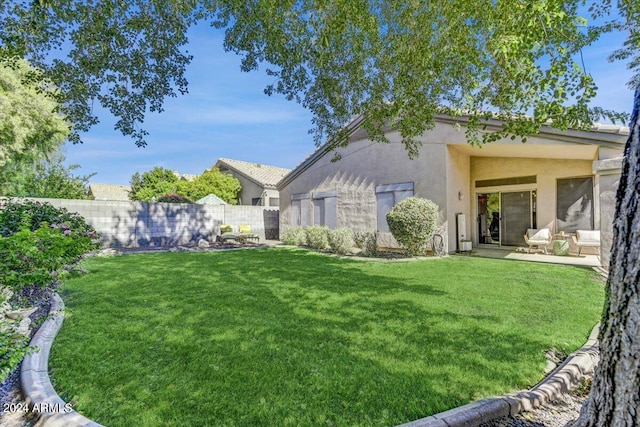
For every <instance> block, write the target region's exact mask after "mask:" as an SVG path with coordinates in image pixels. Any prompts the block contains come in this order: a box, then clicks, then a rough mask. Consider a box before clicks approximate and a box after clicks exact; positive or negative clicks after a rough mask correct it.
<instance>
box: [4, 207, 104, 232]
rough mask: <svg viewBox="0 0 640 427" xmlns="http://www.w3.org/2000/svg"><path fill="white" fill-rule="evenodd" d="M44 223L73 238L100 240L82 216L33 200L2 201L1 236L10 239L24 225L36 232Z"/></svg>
mask: <svg viewBox="0 0 640 427" xmlns="http://www.w3.org/2000/svg"><path fill="white" fill-rule="evenodd" d="M44 222H46V223H47V224H49V225H50V226H51V227H53V228H59V229H60V230H61V231H62V232H63V233H65V234H66V235H68V236H71V237H89V238H90V239H97V238H98V233H96V230H95V229H94V228H93V227H92V226H90V225H89V224H87V222H86V220H85V219H84V218H83V217H82V216H81V215H79V214H77V213H75V212H69V211H68V210H67V209H65V208H56V207H54V206H53V205H51V204H50V203H47V202H37V201H33V200H14V199H9V200H5V201H0V236H3V237H9V236H11V235H13V234H15V233H17V232H18V231H20V229H21V228H22V227H23V226H24V225H27V226H28V228H29V229H30V230H31V231H36V230H38V229H39V228H41V227H42V223H44Z"/></svg>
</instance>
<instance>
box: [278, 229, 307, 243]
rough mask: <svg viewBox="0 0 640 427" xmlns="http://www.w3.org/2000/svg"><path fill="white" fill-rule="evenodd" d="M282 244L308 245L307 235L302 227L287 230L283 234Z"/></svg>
mask: <svg viewBox="0 0 640 427" xmlns="http://www.w3.org/2000/svg"><path fill="white" fill-rule="evenodd" d="M282 243H284V244H285V245H293V246H302V245H304V244H305V243H307V235H306V233H305V232H304V229H303V228H302V227H291V228H287V229H286V230H285V231H284V232H283V233H282Z"/></svg>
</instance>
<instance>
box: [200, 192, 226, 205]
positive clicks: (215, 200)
mask: <svg viewBox="0 0 640 427" xmlns="http://www.w3.org/2000/svg"><path fill="white" fill-rule="evenodd" d="M196 203H198V204H200V205H226V204H227V202H225V201H224V200H222V199H221V198H220V197H218V196H216V195H215V194H213V193H212V194H209V195H207V196H204V197H203V198H202V199H200V200H198V201H196Z"/></svg>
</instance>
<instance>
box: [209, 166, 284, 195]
mask: <svg viewBox="0 0 640 427" xmlns="http://www.w3.org/2000/svg"><path fill="white" fill-rule="evenodd" d="M215 167H217V168H219V169H220V171H221V172H225V170H231V171H233V172H236V173H238V174H241V175H244V176H245V177H247V178H248V179H250V180H251V181H253V182H255V183H256V184H258V185H260V186H262V187H265V188H274V189H275V188H276V186H277V184H278V182H280V180H281V179H282V178H283V177H284V176H285V175H287V174H288V173H289V172H290V171H291V169H285V168H279V167H276V166H268V165H261V164H259V163H249V162H243V161H241V160H232V159H218V161H217V162H216V165H215Z"/></svg>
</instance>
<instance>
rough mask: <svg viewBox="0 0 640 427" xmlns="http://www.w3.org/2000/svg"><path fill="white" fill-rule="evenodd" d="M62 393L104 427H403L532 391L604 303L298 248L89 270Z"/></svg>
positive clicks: (554, 275)
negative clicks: (550, 356) (556, 353)
mask: <svg viewBox="0 0 640 427" xmlns="http://www.w3.org/2000/svg"><path fill="white" fill-rule="evenodd" d="M84 267H85V268H86V269H88V270H89V271H90V274H88V275H85V276H83V277H80V278H76V279H72V280H69V281H68V282H67V283H66V284H65V285H64V287H63V289H62V294H63V298H64V299H65V302H66V307H67V318H66V320H65V323H64V326H63V328H62V330H61V332H60V334H59V335H58V337H57V338H56V341H55V343H54V347H53V350H52V356H51V360H50V369H51V373H52V378H53V381H54V385H55V387H56V390H57V391H58V392H59V393H60V394H61V396H62V397H63V398H65V399H67V400H71V401H73V402H74V404H75V407H76V409H77V410H78V411H80V412H81V413H83V414H84V415H86V416H88V417H90V418H92V419H95V420H96V421H98V422H100V423H103V424H105V425H109V426H122V425H136V426H145V425H146V426H155V425H176V426H177V425H193V426H196V425H198V426H199V425H247V426H249V425H250V426H253V425H281V426H285V425H296V426H298V425H344V426H347V425H348V426H355V425H381V426H382V425H384V426H389V425H396V424H400V423H402V422H407V421H410V420H414V419H417V418H420V417H423V416H426V415H429V414H433V413H436V412H439V411H443V410H446V409H449V408H452V407H455V406H458V405H462V404H465V403H468V402H470V401H473V400H475V399H478V398H481V397H485V396H490V395H499V394H503V393H506V392H510V391H514V390H518V389H523V388H527V387H530V386H532V385H534V384H535V383H537V382H538V381H540V380H541V379H542V377H543V369H544V365H545V358H544V353H545V351H547V350H549V349H551V348H556V349H558V350H561V351H564V352H567V353H569V352H571V351H573V350H575V349H576V348H578V347H579V346H581V345H582V344H583V343H584V341H585V339H586V337H587V335H588V334H589V332H590V330H591V328H592V327H593V325H594V324H595V323H596V322H597V321H598V320H599V317H600V312H601V307H602V303H603V298H604V296H603V295H604V292H603V286H602V283H601V281H600V280H599V278H598V275H597V274H595V273H594V272H593V271H591V270H588V269H581V268H575V267H568V266H559V265H545V264H537V263H521V262H515V261H504V260H491V259H479V258H469V257H447V258H434V259H427V260H422V261H414V262H364V261H357V260H351V259H344V258H336V257H331V256H327V255H323V254H319V253H316V252H313V251H307V250H303V249H297V248H288V249H273V248H272V249H257V250H251V251H232V252H208V253H153V254H138V255H127V256H122V257H114V258H100V259H98V258H95V259H88V260H86V261H85V262H84Z"/></svg>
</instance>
